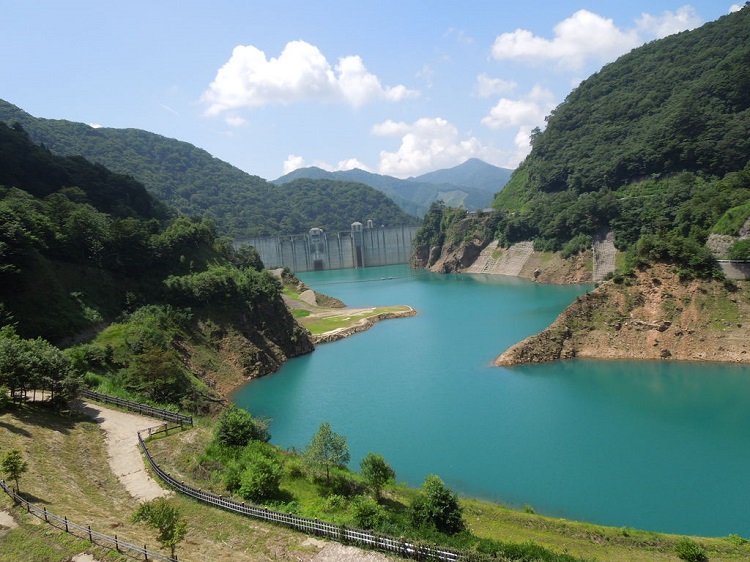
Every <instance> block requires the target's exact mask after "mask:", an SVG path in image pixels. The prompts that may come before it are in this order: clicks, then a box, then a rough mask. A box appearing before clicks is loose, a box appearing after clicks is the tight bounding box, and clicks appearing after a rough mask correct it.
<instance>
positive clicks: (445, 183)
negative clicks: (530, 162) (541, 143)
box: [273, 158, 511, 217]
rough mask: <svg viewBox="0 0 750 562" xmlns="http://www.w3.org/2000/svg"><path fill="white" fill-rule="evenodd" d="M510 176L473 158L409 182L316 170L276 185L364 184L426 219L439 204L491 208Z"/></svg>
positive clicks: (287, 177)
mask: <svg viewBox="0 0 750 562" xmlns="http://www.w3.org/2000/svg"><path fill="white" fill-rule="evenodd" d="M510 174H511V170H508V169H505V168H498V167H497V166H492V165H491V164H487V163H486V162H482V161H481V160H478V159H476V158H472V159H469V160H467V161H466V162H464V163H463V164H459V165H458V166H454V167H453V168H448V169H445V170H437V171H435V172H430V173H427V174H423V175H421V176H417V177H415V178H409V179H406V180H402V179H398V178H394V177H391V176H384V175H380V174H373V173H371V172H367V171H365V170H359V169H355V170H344V171H337V172H328V171H326V170H321V169H320V168H316V167H314V166H313V167H310V168H300V169H298V170H294V171H293V172H290V173H288V174H286V175H284V176H281V177H280V178H278V179H276V180H274V181H273V183H275V184H278V185H283V184H286V183H288V182H291V181H294V180H297V179H300V178H308V179H329V180H338V181H349V182H359V183H364V184H366V185H369V186H371V187H374V188H375V189H377V190H378V191H381V192H383V193H385V194H386V195H387V196H388V197H390V198H391V199H392V200H393V201H394V202H395V203H396V204H398V206H399V207H401V209H403V210H404V211H405V212H407V213H409V214H412V215H415V216H418V217H422V216H424V214H425V213H426V212H427V211H428V210H429V207H430V205H432V204H433V203H435V202H436V201H442V202H443V203H444V204H445V205H447V206H449V207H463V208H465V209H469V210H475V209H483V208H485V207H488V206H489V205H490V203H491V202H492V198H493V197H494V196H495V194H496V193H498V192H499V191H500V190H501V189H502V188H503V187H504V186H505V184H506V183H508V179H510Z"/></svg>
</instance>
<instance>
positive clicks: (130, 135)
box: [0, 100, 415, 238]
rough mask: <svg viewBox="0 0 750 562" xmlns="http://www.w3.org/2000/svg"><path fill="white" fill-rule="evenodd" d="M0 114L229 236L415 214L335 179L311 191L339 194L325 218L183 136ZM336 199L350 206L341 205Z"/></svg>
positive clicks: (405, 220) (6, 106)
mask: <svg viewBox="0 0 750 562" xmlns="http://www.w3.org/2000/svg"><path fill="white" fill-rule="evenodd" d="M0 121H2V122H5V123H8V124H11V125H12V124H15V123H18V124H20V125H21V126H22V127H23V129H24V130H25V131H26V132H27V133H28V134H29V136H30V138H31V139H32V140H33V141H34V142H37V143H42V144H44V146H45V147H46V148H47V149H49V150H50V151H51V152H52V153H54V154H59V155H65V156H72V155H81V156H83V157H85V158H87V159H89V160H91V161H93V162H97V163H100V164H102V165H103V166H106V167H107V168H109V169H110V170H113V171H115V172H118V173H121V174H126V175H129V176H132V177H133V178H135V179H136V180H137V181H139V182H141V183H142V184H143V185H145V186H146V188H147V189H148V190H149V192H150V193H152V194H153V195H155V196H156V197H157V198H158V199H159V200H161V201H163V202H165V203H166V204H168V205H169V206H171V207H173V208H175V209H176V210H177V211H179V212H180V213H182V214H184V215H187V216H199V217H202V218H206V219H211V220H213V221H214V223H215V224H216V227H217V229H218V232H219V233H220V234H224V235H228V236H232V237H236V238H243V237H248V236H260V235H271V234H297V233H299V232H306V231H307V230H309V229H310V228H312V227H320V228H323V229H324V230H330V231H334V230H339V227H340V225H341V221H344V222H346V224H347V225H348V224H351V222H353V221H354V220H361V219H362V218H363V217H371V216H378V217H379V219H378V220H380V222H381V223H383V224H388V225H401V224H414V222H415V219H414V217H410V216H407V215H406V214H405V213H403V212H401V211H400V210H399V209H398V207H397V206H396V205H395V204H393V203H390V204H389V203H388V202H384V201H383V200H382V199H380V198H377V197H376V196H375V195H374V194H367V196H364V191H363V190H362V188H357V193H358V194H359V196H358V197H350V196H347V197H341V188H340V186H339V187H336V188H335V189H334V188H332V187H331V188H330V189H327V190H321V191H319V192H317V193H316V199H317V202H320V199H321V198H325V197H328V196H329V195H328V193H331V192H332V191H336V193H337V196H339V199H338V200H333V199H330V200H328V201H327V203H328V205H330V207H332V208H336V209H338V211H339V213H340V215H339V216H340V220H337V221H336V222H335V223H334V222H327V221H326V220H322V219H321V218H319V217H317V216H314V215H313V214H311V213H310V212H309V210H308V209H306V202H305V197H304V193H299V192H296V191H295V190H294V189H292V188H290V189H286V190H280V189H278V188H277V187H276V186H275V185H274V184H271V183H269V182H267V181H266V180H264V179H262V178H260V177H257V176H252V175H250V174H247V173H245V172H243V171H242V170H240V169H238V168H235V167H234V166H232V165H230V164H228V163H226V162H223V161H221V160H219V159H218V158H214V157H213V156H211V155H210V154H209V153H208V152H206V151H205V150H202V149H200V148H197V147H195V146H193V145H191V144H189V143H186V142H181V141H178V140H175V139H169V138H166V137H163V136H161V135H156V134H154V133H149V132H147V131H142V130H139V129H109V128H93V127H91V126H89V125H86V124H83V123H74V122H71V121H63V120H53V119H41V118H36V117H33V116H31V115H29V114H28V113H26V112H25V111H23V110H21V109H19V108H18V107H16V106H14V105H12V104H10V103H8V102H5V101H2V100H0ZM290 197H291V198H292V200H293V201H294V203H293V206H290V205H291V203H290V199H288V198H290ZM342 200H345V201H349V202H351V203H353V204H355V206H353V207H343V206H342V205H341V201H342ZM363 201H365V203H363ZM369 201H372V202H374V204H375V207H374V208H369V207H367V206H366V205H367V203H366V202H369ZM323 206H325V205H323ZM290 213H291V214H294V215H295V217H297V219H295V220H292V221H291V222H292V223H294V224H295V228H298V229H299V230H293V231H288V230H286V228H287V227H288V225H289V222H290V221H289V220H287V221H286V222H285V224H284V225H283V226H282V222H283V221H284V219H285V218H287V217H288V216H289V214H290ZM328 216H329V217H330V216H331V215H330V214H329V215H328ZM302 217H305V219H304V220H301V218H302ZM347 228H348V226H347Z"/></svg>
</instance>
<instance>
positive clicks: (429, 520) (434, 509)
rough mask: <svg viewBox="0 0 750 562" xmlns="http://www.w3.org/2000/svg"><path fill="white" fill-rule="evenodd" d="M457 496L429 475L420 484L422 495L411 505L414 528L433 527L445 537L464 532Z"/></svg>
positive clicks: (437, 477)
mask: <svg viewBox="0 0 750 562" xmlns="http://www.w3.org/2000/svg"><path fill="white" fill-rule="evenodd" d="M461 512H462V510H461V506H460V505H458V496H456V494H455V493H454V492H453V491H452V490H451V489H450V488H448V487H447V486H446V485H445V484H444V483H443V481H442V480H441V479H440V477H439V476H436V475H434V474H430V475H429V476H427V478H425V479H424V482H423V483H422V493H421V494H419V495H418V496H417V497H416V498H415V499H414V501H413V502H412V504H411V520H412V523H413V524H414V526H416V527H434V528H435V529H436V530H437V531H439V532H441V533H445V534H446V535H454V534H456V533H459V532H461V531H463V530H464V521H463V519H462V518H461Z"/></svg>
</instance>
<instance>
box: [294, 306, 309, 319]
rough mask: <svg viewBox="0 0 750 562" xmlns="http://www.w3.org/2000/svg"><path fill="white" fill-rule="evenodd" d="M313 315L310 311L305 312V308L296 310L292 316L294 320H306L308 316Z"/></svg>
mask: <svg viewBox="0 0 750 562" xmlns="http://www.w3.org/2000/svg"><path fill="white" fill-rule="evenodd" d="M310 314H312V313H311V312H310V311H309V310H305V309H304V308H295V309H294V310H292V316H293V317H294V318H305V317H307V316H310Z"/></svg>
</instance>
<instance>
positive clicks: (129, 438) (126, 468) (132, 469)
mask: <svg viewBox="0 0 750 562" xmlns="http://www.w3.org/2000/svg"><path fill="white" fill-rule="evenodd" d="M74 407H75V408H76V409H77V410H79V411H80V412H82V413H84V414H86V415H87V416H89V417H91V418H93V419H94V421H95V422H97V423H98V424H100V425H101V428H102V429H103V430H104V433H105V435H106V437H105V441H106V443H107V453H108V456H109V466H110V467H111V468H112V472H113V473H114V474H115V476H117V478H118V479H119V480H120V482H122V484H123V486H125V489H126V490H127V491H128V493H129V494H130V495H131V496H133V497H134V498H135V499H137V500H139V501H142V502H146V501H150V500H153V499H154V498H158V497H161V496H168V495H171V493H172V492H170V491H168V490H165V489H164V488H162V487H161V486H160V485H159V484H158V483H157V482H156V481H155V480H154V479H153V478H151V476H149V474H148V472H146V468H145V466H144V464H143V457H142V456H141V452H140V450H139V449H138V437H137V432H138V430H139V429H146V428H148V427H154V426H157V425H159V424H161V423H163V422H162V421H161V420H157V419H154V418H148V417H146V416H141V415H137V414H130V413H127V412H122V411H120V410H113V409H111V408H107V407H105V406H102V405H100V404H96V403H94V402H86V401H85V400H78V401H76V403H75V404H74Z"/></svg>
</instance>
